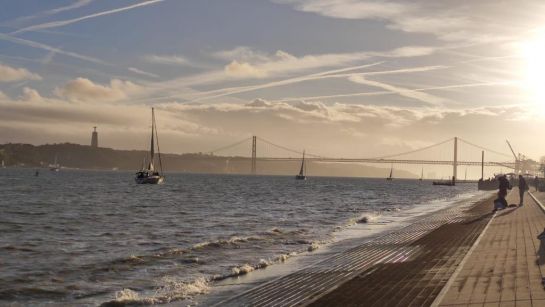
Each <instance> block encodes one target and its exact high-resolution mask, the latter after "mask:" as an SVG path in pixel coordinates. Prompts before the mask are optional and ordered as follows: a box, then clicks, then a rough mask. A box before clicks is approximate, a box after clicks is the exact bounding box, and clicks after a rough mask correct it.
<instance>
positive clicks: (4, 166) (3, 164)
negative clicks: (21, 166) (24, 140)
mask: <svg viewBox="0 0 545 307" xmlns="http://www.w3.org/2000/svg"><path fill="white" fill-rule="evenodd" d="M2 168H6V164H5V163H4V160H2Z"/></svg>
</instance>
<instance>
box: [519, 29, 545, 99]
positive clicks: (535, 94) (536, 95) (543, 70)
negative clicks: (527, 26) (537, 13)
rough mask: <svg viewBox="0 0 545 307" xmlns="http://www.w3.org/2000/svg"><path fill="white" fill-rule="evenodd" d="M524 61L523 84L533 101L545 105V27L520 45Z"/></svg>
mask: <svg viewBox="0 0 545 307" xmlns="http://www.w3.org/2000/svg"><path fill="white" fill-rule="evenodd" d="M520 52H521V56H522V58H523V61H524V64H523V65H524V72H523V73H524V77H523V85H524V88H525V89H526V90H527V91H528V94H529V96H530V99H531V101H532V102H533V103H535V104H537V105H539V106H540V107H545V29H541V30H540V31H536V32H535V34H534V35H533V37H532V38H531V39H530V40H528V41H526V42H524V43H522V44H521V45H520Z"/></svg>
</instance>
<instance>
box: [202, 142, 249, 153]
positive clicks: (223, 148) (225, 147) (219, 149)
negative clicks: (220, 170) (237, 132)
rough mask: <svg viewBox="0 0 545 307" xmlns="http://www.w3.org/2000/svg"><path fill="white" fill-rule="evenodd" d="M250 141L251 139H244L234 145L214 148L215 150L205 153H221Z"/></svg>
mask: <svg viewBox="0 0 545 307" xmlns="http://www.w3.org/2000/svg"><path fill="white" fill-rule="evenodd" d="M251 139H252V138H245V139H244V140H242V141H239V142H236V143H233V144H230V145H227V146H223V147H220V148H216V149H214V150H210V151H207V152H206V153H209V154H214V153H216V152H218V151H223V150H227V149H231V148H233V147H235V146H238V145H240V144H242V143H244V142H247V141H249V140H251Z"/></svg>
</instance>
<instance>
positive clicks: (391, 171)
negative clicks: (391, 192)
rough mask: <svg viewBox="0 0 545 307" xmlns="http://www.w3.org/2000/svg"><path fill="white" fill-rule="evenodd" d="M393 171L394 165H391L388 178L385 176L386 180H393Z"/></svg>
mask: <svg viewBox="0 0 545 307" xmlns="http://www.w3.org/2000/svg"><path fill="white" fill-rule="evenodd" d="M393 173H394V167H391V168H390V176H388V178H386V180H389V181H390V180H394V177H393V176H392V175H393Z"/></svg>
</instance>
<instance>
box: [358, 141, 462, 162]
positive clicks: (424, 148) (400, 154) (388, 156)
mask: <svg viewBox="0 0 545 307" xmlns="http://www.w3.org/2000/svg"><path fill="white" fill-rule="evenodd" d="M452 140H454V138H450V139H448V140H444V141H442V142H439V143H436V144H432V145H429V146H426V147H421V148H418V149H414V150H410V151H406V152H402V153H398V154H393V155H386V156H380V157H374V158H369V160H378V159H388V158H393V157H399V156H404V155H408V154H412V153H416V152H420V151H424V150H426V149H430V148H433V147H436V146H440V145H443V144H445V143H448V142H451V141H452Z"/></svg>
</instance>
